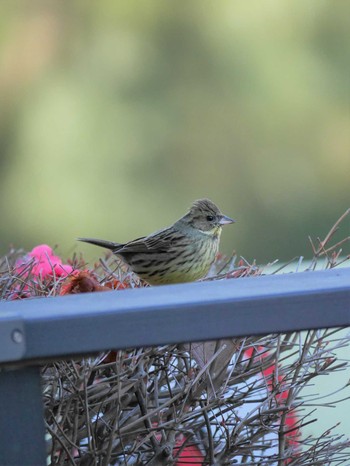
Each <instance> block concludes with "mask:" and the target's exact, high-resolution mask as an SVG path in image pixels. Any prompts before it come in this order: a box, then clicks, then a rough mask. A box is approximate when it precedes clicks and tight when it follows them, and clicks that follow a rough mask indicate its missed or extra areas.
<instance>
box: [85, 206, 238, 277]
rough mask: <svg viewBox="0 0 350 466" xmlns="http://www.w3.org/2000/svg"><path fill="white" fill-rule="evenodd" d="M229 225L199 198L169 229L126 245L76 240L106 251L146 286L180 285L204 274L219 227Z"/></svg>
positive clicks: (211, 259) (213, 254)
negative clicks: (127, 266) (124, 264)
mask: <svg viewBox="0 0 350 466" xmlns="http://www.w3.org/2000/svg"><path fill="white" fill-rule="evenodd" d="M229 223H234V220H232V219H231V218H229V217H227V216H226V215H224V214H222V213H221V212H220V209H219V208H218V207H217V206H216V205H215V204H214V203H213V202H212V201H210V200H209V199H199V200H197V201H195V202H194V203H193V204H192V206H191V208H190V210H189V211H188V212H187V213H186V214H185V215H184V216H183V217H181V218H180V219H179V220H177V221H176V222H175V223H174V224H173V225H172V226H170V227H167V228H164V229H163V230H159V231H156V232H155V233H151V234H150V235H148V236H143V237H142V238H138V239H135V240H133V241H130V242H128V243H125V244H120V243H114V242H112V241H104V240H100V239H94V238H78V241H83V242H85V243H90V244H94V245H96V246H101V247H104V248H107V249H110V250H111V251H113V253H114V254H116V255H117V256H120V257H121V258H122V259H123V261H124V262H125V263H126V264H127V265H129V267H130V268H131V270H132V271H133V272H135V273H136V274H137V275H138V276H139V277H141V278H142V279H143V280H145V281H146V282H147V283H149V284H150V285H165V284H170V283H184V282H191V281H194V280H198V279H200V278H203V277H205V276H206V275H207V273H208V271H209V269H210V266H211V264H212V263H213V262H214V260H215V257H216V255H217V253H218V250H219V243H220V235H221V230H222V226H223V225H226V224H229Z"/></svg>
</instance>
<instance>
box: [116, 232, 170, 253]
mask: <svg viewBox="0 0 350 466" xmlns="http://www.w3.org/2000/svg"><path fill="white" fill-rule="evenodd" d="M172 244H173V230H172V229H171V228H165V229H164V230H160V231H157V232H155V233H152V234H151V235H149V236H143V237H141V238H137V239H134V240H133V241H129V243H126V244H124V246H123V247H122V248H120V249H119V250H118V251H117V254H121V255H123V254H128V253H135V252H136V253H137V252H140V253H142V252H144V253H147V252H154V251H157V252H167V251H168V250H169V247H170V246H171V245H172Z"/></svg>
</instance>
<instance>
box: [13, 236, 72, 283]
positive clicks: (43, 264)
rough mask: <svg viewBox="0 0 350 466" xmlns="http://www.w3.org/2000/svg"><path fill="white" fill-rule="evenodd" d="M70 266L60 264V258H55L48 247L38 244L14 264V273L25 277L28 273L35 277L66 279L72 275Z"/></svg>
mask: <svg viewBox="0 0 350 466" xmlns="http://www.w3.org/2000/svg"><path fill="white" fill-rule="evenodd" d="M72 271H73V268H72V267H71V266H70V265H66V264H62V260H61V258H60V257H58V256H55V255H54V253H53V251H52V249H51V248H50V246H48V245H47V244H40V245H39V246H36V247H35V248H33V249H32V250H31V251H30V252H29V253H28V254H27V255H26V256H24V257H23V258H21V259H19V260H18V261H17V262H16V272H17V273H18V274H21V273H23V274H24V275H25V276H27V275H28V273H29V272H30V273H31V274H32V275H34V276H35V277H40V278H41V279H44V278H51V277H53V276H56V277H66V276H67V275H69V274H70V273H72Z"/></svg>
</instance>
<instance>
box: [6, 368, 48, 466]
mask: <svg viewBox="0 0 350 466" xmlns="http://www.w3.org/2000/svg"><path fill="white" fill-rule="evenodd" d="M24 464H25V465H26V466H44V465H46V449H45V425H44V414H43V404H42V389H41V377H40V368H39V367H38V366H30V367H19V368H11V369H8V368H2V369H0V465H1V466H21V465H24Z"/></svg>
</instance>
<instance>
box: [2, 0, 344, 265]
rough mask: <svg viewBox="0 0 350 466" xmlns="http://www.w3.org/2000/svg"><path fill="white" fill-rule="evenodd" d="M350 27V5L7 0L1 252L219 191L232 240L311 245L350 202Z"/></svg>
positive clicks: (253, 0)
mask: <svg viewBox="0 0 350 466" xmlns="http://www.w3.org/2000/svg"><path fill="white" fill-rule="evenodd" d="M349 31H350V3H349V2H325V1H320V0H308V1H307V2H305V1H304V0H295V1H293V2H291V1H287V0H266V1H264V2H261V1H260V0H250V1H249V2H247V1H244V0H237V1H222V2H213V1H212V2H200V1H195V0H193V1H190V2H162V1H153V0H151V1H138V2H126V1H124V2H115V1H113V0H100V1H98V2H86V1H85V0H80V1H62V0H60V1H51V2H47V1H35V0H33V1H30V2H28V1H25V0H23V1H21V0H17V1H10V0H4V1H2V2H1V4H0V101H1V112H0V194H1V195H0V211H1V230H0V242H1V244H0V248H1V252H5V251H6V250H7V246H8V244H9V243H14V244H15V245H16V246H21V247H22V246H23V247H25V248H31V247H32V246H33V244H38V243H39V242H44V243H51V244H53V243H58V244H59V245H60V248H61V251H62V250H63V251H64V252H67V253H68V252H69V253H71V251H72V249H73V248H76V246H75V242H74V239H75V237H77V236H97V237H98V236H100V237H103V238H106V239H113V240H115V241H121V242H122V241H126V240H129V239H132V238H133V237H137V236H140V235H143V234H147V233H149V232H151V231H153V230H155V229H157V228H160V227H163V226H165V225H167V224H170V223H172V222H173V221H174V220H175V219H176V218H178V217H179V216H180V215H182V214H183V213H184V211H185V209H186V208H187V206H188V205H189V204H190V203H191V202H192V201H193V200H194V199H195V198H198V197H202V196H207V197H210V198H212V199H213V200H214V201H215V202H217V203H218V205H219V206H220V207H221V209H222V210H223V211H224V212H225V213H227V214H228V215H230V216H232V217H234V218H236V219H237V224H236V225H235V226H234V227H233V228H232V229H231V230H228V229H227V230H226V231H225V233H224V236H223V250H224V251H225V252H230V251H232V249H236V250H237V252H238V254H239V255H243V256H244V257H246V258H247V259H252V258H256V259H257V260H258V261H259V262H260V261H266V260H271V259H274V258H276V257H279V258H280V259H289V258H291V257H292V256H293V255H295V254H296V253H298V254H300V252H302V253H305V254H308V255H309V256H311V255H312V253H311V248H310V247H309V245H308V242H307V236H308V235H309V234H311V235H313V236H315V235H316V233H317V234H320V232H321V234H322V232H323V231H326V228H327V226H328V225H329V224H330V223H332V222H333V221H334V220H335V219H336V218H337V217H338V216H339V215H340V214H341V213H342V212H343V211H344V210H345V209H346V208H347V207H349V173H350V136H349V133H350V131H349V123H350V112H349V102H350V99H349V78H350V61H349V50H350V33H349ZM348 225H349V224H348ZM80 248H81V249H84V248H83V247H81V246H80V245H79V249H80ZM87 248H88V246H87V247H86V249H85V251H88V249H87ZM89 251H90V254H91V256H93V257H95V258H96V256H97V255H98V252H95V251H93V250H91V249H90V250H89Z"/></svg>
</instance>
